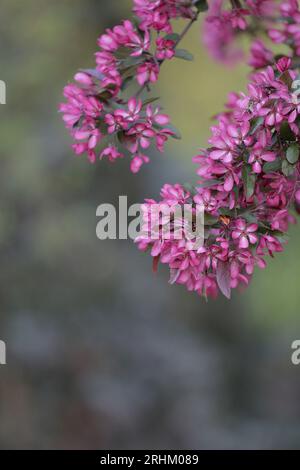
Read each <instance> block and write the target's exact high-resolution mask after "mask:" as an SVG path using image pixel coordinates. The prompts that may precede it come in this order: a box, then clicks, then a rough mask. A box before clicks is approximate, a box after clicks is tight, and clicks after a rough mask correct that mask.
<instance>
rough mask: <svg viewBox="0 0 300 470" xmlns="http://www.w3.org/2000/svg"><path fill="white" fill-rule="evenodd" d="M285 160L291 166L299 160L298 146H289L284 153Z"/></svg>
mask: <svg viewBox="0 0 300 470" xmlns="http://www.w3.org/2000/svg"><path fill="white" fill-rule="evenodd" d="M286 158H287V161H288V162H289V163H291V164H292V165H293V164H294V163H296V162H297V161H298V160H299V145H298V144H296V143H295V144H291V145H290V146H289V148H288V149H287V151H286Z"/></svg>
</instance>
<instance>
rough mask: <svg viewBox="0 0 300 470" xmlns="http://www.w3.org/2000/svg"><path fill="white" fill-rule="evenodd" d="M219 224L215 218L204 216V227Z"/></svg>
mask: <svg viewBox="0 0 300 470" xmlns="http://www.w3.org/2000/svg"><path fill="white" fill-rule="evenodd" d="M218 222H219V219H218V218H217V217H214V216H213V215H210V214H206V213H205V214H204V225H215V224H217V223H218Z"/></svg>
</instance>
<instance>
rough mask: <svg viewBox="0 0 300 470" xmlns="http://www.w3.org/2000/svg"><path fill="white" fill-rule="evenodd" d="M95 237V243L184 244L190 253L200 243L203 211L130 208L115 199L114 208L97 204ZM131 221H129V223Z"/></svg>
mask: <svg viewBox="0 0 300 470" xmlns="http://www.w3.org/2000/svg"><path fill="white" fill-rule="evenodd" d="M96 216H97V217H99V218H100V221H99V222H98V223H97V227H96V235H97V238H98V239H99V240H117V239H119V240H127V239H131V240H138V239H139V238H140V237H142V238H144V239H145V238H148V239H151V240H185V243H186V247H187V249H188V250H190V251H195V250H198V249H199V248H201V247H202V246H203V243H204V207H203V205H201V204H182V205H181V204H174V205H168V204H163V203H151V204H132V205H130V206H129V207H128V201H127V196H119V204H118V207H115V206H114V205H113V204H100V205H99V206H98V207H97V210H96ZM130 218H131V219H132V220H129V219H130Z"/></svg>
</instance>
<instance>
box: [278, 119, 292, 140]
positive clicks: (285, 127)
mask: <svg viewBox="0 0 300 470" xmlns="http://www.w3.org/2000/svg"><path fill="white" fill-rule="evenodd" d="M279 133H280V138H281V139H282V140H285V141H289V140H293V139H294V138H295V136H294V134H293V132H292V130H291V128H290V126H289V123H288V122H286V121H284V122H283V123H282V124H281V126H280V131H279Z"/></svg>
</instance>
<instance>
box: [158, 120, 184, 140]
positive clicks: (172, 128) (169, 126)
mask: <svg viewBox="0 0 300 470" xmlns="http://www.w3.org/2000/svg"><path fill="white" fill-rule="evenodd" d="M160 128H161V127H160ZM163 128H164V129H170V131H172V132H173V134H172V135H171V137H173V139H177V140H180V139H181V138H182V137H181V134H180V131H179V130H178V129H177V127H175V126H173V124H167V125H165V126H163Z"/></svg>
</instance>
